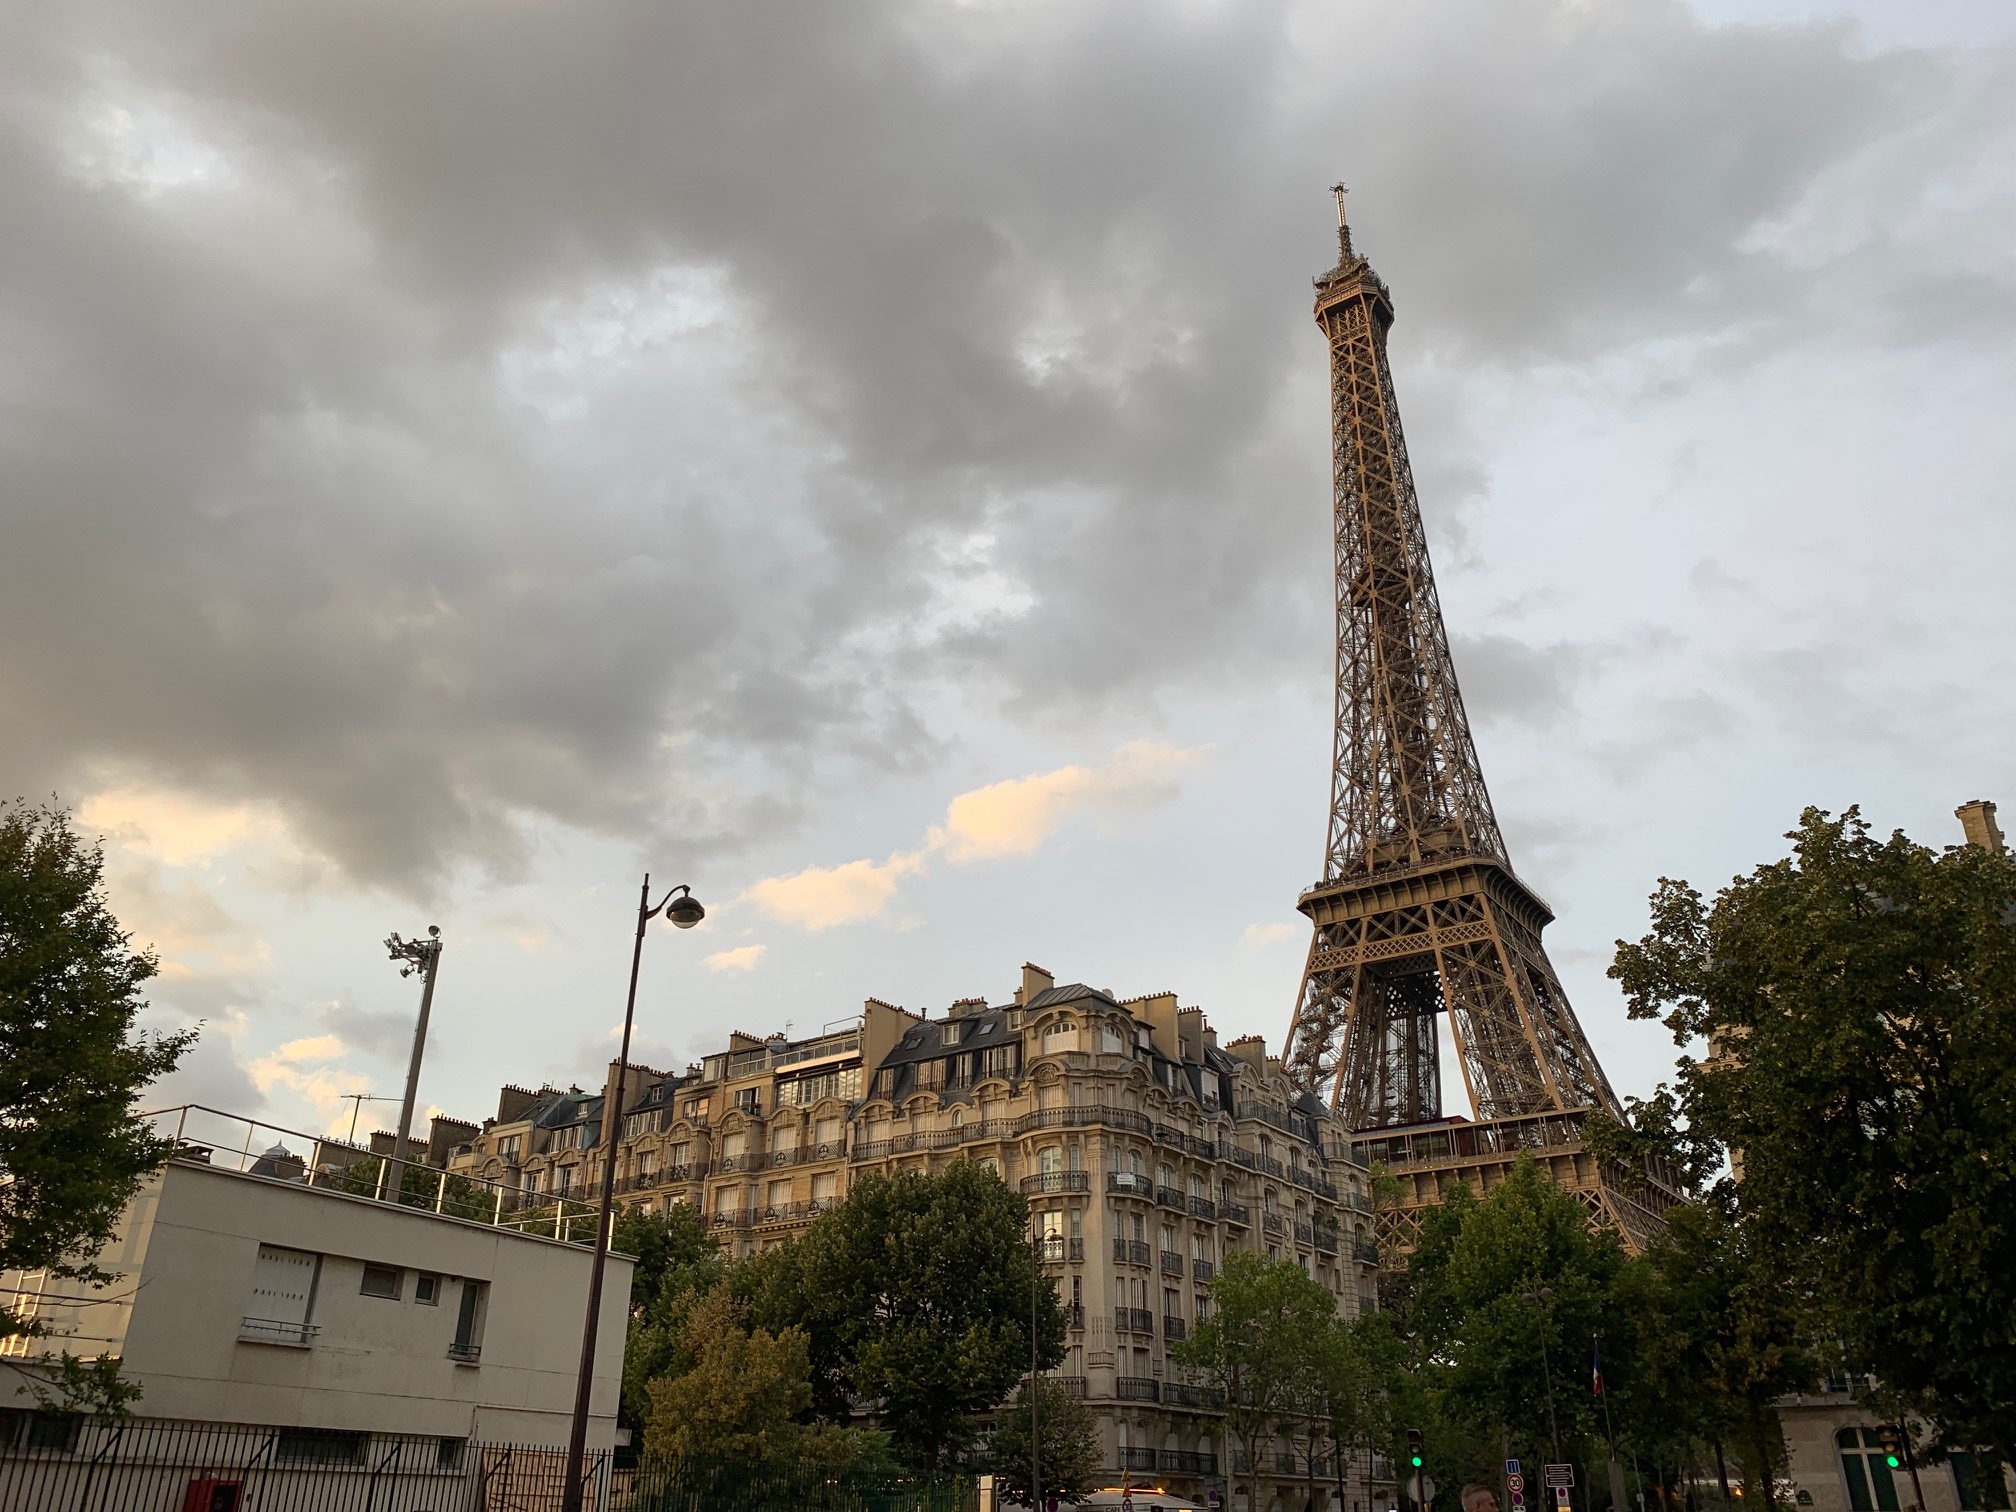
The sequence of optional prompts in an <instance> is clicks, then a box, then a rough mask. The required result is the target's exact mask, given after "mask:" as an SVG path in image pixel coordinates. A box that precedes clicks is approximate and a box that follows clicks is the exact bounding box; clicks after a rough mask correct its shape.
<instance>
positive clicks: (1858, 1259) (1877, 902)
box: [1611, 809, 2016, 1460]
mask: <svg viewBox="0 0 2016 1512" xmlns="http://www.w3.org/2000/svg"><path fill="white" fill-rule="evenodd" d="M1789 838H1790V839H1791V840H1792V842H1793V854H1792V855H1791V856H1790V857H1788V858H1786V859H1785V860H1782V861H1777V862H1772V863H1770V864H1768V865H1764V866H1760V867H1758V868H1757V869H1756V870H1755V871H1753V872H1752V873H1751V874H1750V875H1749V876H1747V877H1741V878H1738V879H1737V880H1736V881H1734V882H1732V883H1731V884H1730V885H1729V886H1728V887H1726V888H1724V889H1722V891H1721V892H1720V893H1718V894H1717V895H1716V897H1715V899H1714V902H1713V903H1712V904H1710V903H1708V902H1706V901H1705V900H1704V899H1703V898H1702V895H1701V894H1700V893H1699V892H1697V891H1696V890H1695V889H1693V888H1692V887H1690V886H1688V885H1687V884H1686V883H1685V882H1676V881H1670V880H1662V881H1661V882H1660V885H1659V889H1658V891H1657V892H1656V893H1654V894H1653V897H1652V929H1651V932H1650V933H1648V934H1647V935H1645V936H1644V938H1643V939H1641V940H1640V941H1639V942H1638V943H1637V944H1635V945H1631V944H1627V943H1625V942H1623V941H1621V940H1620V941H1619V942H1618V947H1617V956H1616V960H1615V963H1614V964H1613V966H1612V968H1611V975H1612V976H1614V977H1615V978H1617V980H1618V981H1619V982H1621V983H1622V984H1623V987H1624V991H1625V994H1626V997H1627V1000H1628V1002H1629V1005H1630V1011H1631V1013H1632V1015H1633V1016H1634V1017H1638V1018H1650V1017H1662V1018H1663V1019H1664V1021H1665V1023H1666V1025H1667V1027H1668V1028H1669V1029H1670V1030H1671V1031H1672V1033H1673V1035H1674V1038H1675V1041H1676V1042H1677V1043H1679V1044H1681V1045H1682V1046H1683V1047H1697V1046H1702V1045H1705V1046H1707V1053H1705V1054H1692V1053H1690V1054H1688V1055H1687V1056H1686V1057H1684V1058H1683V1060H1682V1061H1681V1069H1680V1078H1679V1093H1678V1095H1679V1102H1680V1106H1681V1109H1682V1110H1683V1112H1684V1116H1685V1118H1686V1121H1687V1124H1688V1126H1689V1129H1690V1130H1691V1131H1692V1132H1693V1133H1694V1134H1695V1135H1697V1136H1699V1137H1706V1138H1711V1139H1713V1140H1716V1141H1718V1142H1719V1143H1720V1144H1721V1145H1722V1146H1723V1147H1724V1148H1726V1149H1728V1150H1729V1151H1731V1152H1733V1154H1732V1157H1731V1171H1730V1173H1729V1174H1728V1175H1727V1176H1725V1178H1724V1181H1725V1182H1726V1183H1728V1184H1730V1185H1731V1186H1733V1187H1734V1188H1735V1189H1736V1191H1737V1192H1739V1193H1740V1199H1741V1211H1742V1214H1743V1228H1744V1230H1745V1236H1746V1243H1748V1244H1750V1245H1751V1246H1752V1247H1753V1248H1754V1249H1755V1251H1756V1252H1757V1254H1758V1256H1759V1257H1760V1261H1761V1263H1768V1264H1770V1265H1773V1266H1776V1267H1779V1268H1781V1269H1782V1270H1783V1271H1785V1272H1786V1273H1788V1274H1790V1273H1796V1274H1798V1275H1799V1276H1800V1277H1801V1279H1802V1281H1803V1283H1804V1286H1805V1289H1806V1291H1807V1292H1808V1294H1809V1295H1811V1296H1812V1297H1813V1298H1814V1299H1815V1300H1816V1302H1818V1303H1820V1304H1823V1305H1824V1307H1825V1308H1826V1312H1827V1315H1828V1321H1829V1323H1830V1325H1831V1327H1832V1329H1833V1330H1834V1331H1835V1332H1836V1333H1838V1335H1839V1336H1840V1338H1841V1339H1842V1340H1843V1342H1844V1344H1845V1345H1846V1347H1847V1349H1848V1351H1849V1353H1850V1354H1851V1356H1852V1357H1854V1358H1855V1359H1857V1360H1858V1361H1860V1362H1863V1363H1864V1364H1866V1365H1867V1366H1868V1367H1869V1368H1872V1369H1874V1370H1876V1371H1877V1372H1878V1373H1879V1374H1880V1375H1881V1377H1882V1378H1883V1381H1884V1383H1885V1385H1886V1387H1888V1388H1890V1389H1892V1390H1894V1391H1895V1392H1896V1393H1898V1395H1899V1396H1900V1397H1902V1398H1903V1399H1904V1400H1906V1401H1909V1402H1910V1403H1911V1404H1912V1405H1914V1406H1915V1408H1916V1409H1917V1410H1918V1411H1920V1412H1922V1413H1923V1414H1924V1415H1925V1416H1926V1417H1927V1418H1928V1419H1930V1420H1931V1422H1932V1423H1933V1424H1934V1425H1935V1426H1936V1427H1937V1428H1938V1430H1939V1433H1940V1436H1941V1438H1942V1439H1943V1440H1944V1441H1946V1442H1951V1443H1978V1444H1984V1445H1992V1446H1994V1447H1995V1448H1996V1449H1997V1450H1998V1451H1999V1452H2000V1454H2001V1455H2002V1457H2003V1458H2004V1459H2005V1460H2010V1459H2012V1458H2016V1266H2012V1265H2011V1264H2010V1263H2009V1256H2010V1255H2011V1254H2012V1253H2016V860H2012V859H2011V858H2010V857H2009V856H2007V855H2004V854H1996V853H1991V852H1988V851H1986V850H1982V849H1979V848H1976V847H1969V846H1961V847H1954V848H1952V849H1949V850H1947V851H1945V852H1943V853H1935V852H1933V851H1932V850H1929V849H1928V848H1926V847H1924V846H1921V845H1916V844H1913V843H1912V842H1911V841H1910V840H1908V839H1907V838H1906V837H1905V836H1904V835H1903V834H1902V833H1901V832H1900V833H1895V834H1893V835H1892V836H1891V837H1890V838H1889V839H1888V840H1877V839H1876V838H1874V837H1873V836H1872V835H1871V833H1870V831H1869V827H1868V825H1867V824H1866V823H1865V822H1864V821H1863V820H1862V818H1861V816H1860V813H1859V812H1858V811H1857V810H1855V809H1850V810H1848V811H1847V812H1846V813H1845V814H1843V815H1842V816H1841V817H1839V818H1838V819H1837V818H1834V817H1831V816H1830V815H1828V814H1827V813H1825V812H1823V811H1821V810H1819V809H1808V810H1806V812H1805V813H1804V814H1803V815H1802V816H1801V818H1800V823H1799V827H1798V829H1796V830H1794V831H1792V832H1791V834H1790V836H1789Z"/></svg>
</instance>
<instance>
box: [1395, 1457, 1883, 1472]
mask: <svg viewBox="0 0 2016 1512" xmlns="http://www.w3.org/2000/svg"><path fill="white" fill-rule="evenodd" d="M1414 1463H1415V1464H1417V1465H1418V1464H1420V1463H1421V1461H1419V1460H1416V1461H1414ZM1883 1463H1884V1464H1886V1465H1888V1466H1889V1467H1890V1468H1891V1469H1892V1470H1895V1469H1896V1468H1897V1467H1898V1466H1899V1465H1901V1464H1903V1463H1904V1461H1902V1460H1901V1459H1899V1458H1897V1456H1896V1455H1894V1454H1886V1455H1884V1456H1883Z"/></svg>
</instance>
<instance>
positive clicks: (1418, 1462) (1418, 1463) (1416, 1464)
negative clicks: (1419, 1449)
mask: <svg viewBox="0 0 2016 1512" xmlns="http://www.w3.org/2000/svg"><path fill="white" fill-rule="evenodd" d="M1412 1464H1413V1466H1414V1468H1415V1469H1416V1470H1419V1469H1420V1468H1421V1456H1420V1455H1418V1454H1417V1455H1415V1456H1414V1458H1413V1460H1412Z"/></svg>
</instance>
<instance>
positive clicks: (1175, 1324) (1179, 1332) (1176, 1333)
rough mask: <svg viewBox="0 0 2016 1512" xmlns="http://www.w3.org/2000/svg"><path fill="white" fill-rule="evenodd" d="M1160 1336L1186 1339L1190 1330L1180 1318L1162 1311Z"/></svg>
mask: <svg viewBox="0 0 2016 1512" xmlns="http://www.w3.org/2000/svg"><path fill="white" fill-rule="evenodd" d="M1162 1337H1163V1338H1165V1339H1187V1338H1189V1337H1190V1331H1189V1329H1188V1328H1186V1327H1185V1326H1184V1323H1183V1320H1182V1319H1181V1318H1172V1317H1170V1316H1169V1315H1168V1314H1167V1313H1164V1314H1163V1315H1162Z"/></svg>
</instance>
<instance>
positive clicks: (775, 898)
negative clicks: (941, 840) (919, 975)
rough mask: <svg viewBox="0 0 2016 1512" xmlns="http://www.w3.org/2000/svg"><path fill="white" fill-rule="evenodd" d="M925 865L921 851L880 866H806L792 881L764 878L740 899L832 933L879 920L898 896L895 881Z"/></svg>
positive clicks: (805, 926)
mask: <svg viewBox="0 0 2016 1512" xmlns="http://www.w3.org/2000/svg"><path fill="white" fill-rule="evenodd" d="M923 864H924V853H923V852H922V851H909V852H907V853H904V854H900V855H894V856H891V857H890V858H889V859H888V860H887V861H884V862H882V863H880V864H879V865H878V864H877V863H875V862H873V861H849V862H848V863H847V864H846V865H844V866H831V867H822V866H808V867H806V868H805V870H803V871H801V872H793V873H792V874H791V875H790V876H788V877H765V878H764V879H763V880H762V881H760V882H757V883H754V884H752V885H751V886H750V887H749V888H748V889H747V890H745V891H744V892H743V894H742V896H743V897H744V898H746V899H748V900H749V901H750V902H751V903H754V904H755V905H756V906H757V907H758V908H761V909H762V910H763V911H764V912H765V913H767V914H769V915H770V916H771V917H772V918H774V919H778V920H781V921H782V922H784V923H786V924H795V925H796V926H797V927H798V928H800V929H831V928H832V927H833V926H834V925H836V924H859V923H861V922H862V921H863V920H864V919H873V918H878V917H880V915H881V914H882V911H883V910H884V909H886V908H887V907H888V906H889V901H890V899H892V898H893V897H895V895H896V884H897V882H898V881H899V880H900V879H901V878H902V877H903V876H904V874H905V873H907V872H914V871H916V870H918V869H919V868H921V867H922V866H923Z"/></svg>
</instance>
